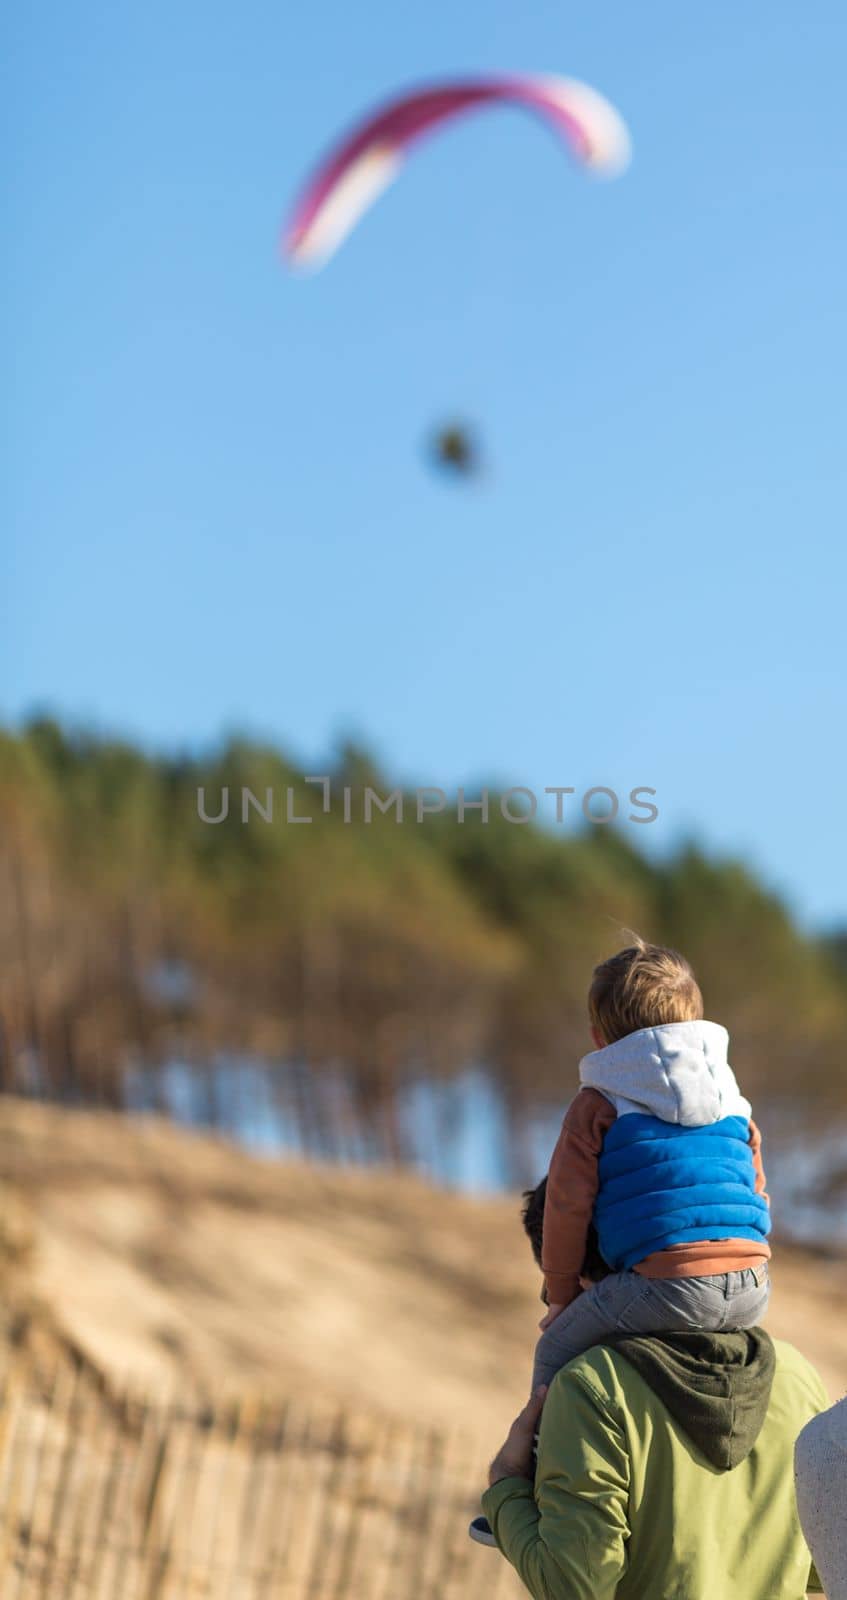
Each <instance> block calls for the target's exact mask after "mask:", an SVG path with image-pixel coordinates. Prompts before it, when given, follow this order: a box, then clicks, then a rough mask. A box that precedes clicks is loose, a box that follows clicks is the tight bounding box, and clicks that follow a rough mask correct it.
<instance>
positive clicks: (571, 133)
mask: <svg viewBox="0 0 847 1600" xmlns="http://www.w3.org/2000/svg"><path fill="white" fill-rule="evenodd" d="M491 104H495V105H496V104H511V105H517V106H523V107H524V108H525V109H527V110H529V111H532V112H535V113H536V114H537V115H539V116H540V117H541V118H542V119H543V120H544V121H545V122H546V123H547V124H548V126H549V127H551V128H552V129H553V131H554V132H555V133H557V134H558V135H559V136H560V137H561V138H563V139H564V141H565V143H566V145H567V146H568V148H569V149H570V150H571V152H572V154H573V155H574V156H575V157H576V160H577V161H578V162H579V164H580V165H581V166H583V167H586V168H588V169H590V170H591V171H594V172H597V173H603V174H606V175H613V174H614V173H617V172H621V171H622V170H623V169H624V168H625V167H626V165H627V163H628V161H629V156H630V141H629V133H628V131H627V128H626V124H625V123H624V122H623V120H622V118H621V117H620V115H619V114H618V112H617V111H616V110H615V108H614V106H612V105H611V104H610V103H609V101H608V100H606V99H604V98H603V96H602V95H601V94H598V93H597V91H596V90H595V89H591V88H589V86H588V84H585V83H578V82H576V80H575V79H573V78H555V77H528V76H518V77H502V78H479V79H471V80H468V81H463V82H458V83H440V84H435V85H433V86H432V87H430V88H427V89H418V90H415V91H413V92H411V93H409V94H405V95H403V96H401V97H400V98H399V99H397V100H392V101H391V102H390V104H388V105H386V106H383V107H382V108H381V109H379V110H378V111H376V112H374V113H371V115H369V116H368V117H366V118H365V120H364V121H363V122H361V123H360V124H359V125H358V126H357V127H356V128H354V129H353V131H352V133H350V134H349V135H348V136H347V138H346V139H344V140H343V141H342V143H341V144H340V145H339V146H338V147H337V148H336V149H335V150H334V151H333V152H332V153H331V154H330V155H329V157H328V158H327V160H326V161H325V162H324V163H323V164H322V165H321V166H320V167H319V168H318V170H317V172H315V174H314V175H313V177H312V179H311V181H310V182H309V183H308V184H307V185H306V188H305V190H304V192H303V194H302V195H301V197H300V199H299V201H298V202H297V204H296V206H295V208H294V212H293V215H292V217H291V219H290V222H289V224H288V227H287V229H286V233H285V243H284V249H285V254H286V256H287V258H288V260H289V261H290V262H291V263H292V264H293V265H297V266H309V267H317V266H321V265H323V263H324V262H326V261H328V260H329V258H330V256H331V255H333V254H334V252H335V251H336V250H337V249H338V247H339V245H340V244H342V243H343V241H344V239H346V237H347V235H348V234H349V233H350V232H351V230H352V229H353V227H354V226H355V224H356V223H357V222H358V220H359V218H360V217H361V216H362V215H363V213H364V212H365V211H366V210H367V208H368V206H369V205H371V204H372V202H373V201H374V200H375V199H376V197H377V195H379V194H380V193H381V192H382V190H383V189H385V188H387V186H388V184H389V183H390V182H391V180H392V179H393V178H394V177H395V176H396V175H397V172H398V171H399V169H400V167H401V165H402V163H403V159H404V157H405V156H406V153H407V151H408V150H409V148H410V147H411V146H412V145H413V144H414V142H415V141H416V140H417V139H420V138H421V137H422V136H423V135H424V134H426V133H428V132H429V131H430V130H433V129H435V128H438V127H440V126H441V125H442V123H444V122H447V121H449V120H450V119H451V118H454V117H456V116H458V115H459V114H460V113H462V112H467V111H471V110H473V109H474V108H476V107H479V106H483V105H491Z"/></svg>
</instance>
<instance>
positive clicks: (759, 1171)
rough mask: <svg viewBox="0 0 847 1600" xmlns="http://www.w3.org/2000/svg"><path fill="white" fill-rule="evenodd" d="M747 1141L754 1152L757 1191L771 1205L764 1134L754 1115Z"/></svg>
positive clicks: (751, 1119)
mask: <svg viewBox="0 0 847 1600" xmlns="http://www.w3.org/2000/svg"><path fill="white" fill-rule="evenodd" d="M747 1143H748V1144H749V1146H750V1149H751V1150H752V1152H753V1168H754V1170H755V1173H756V1193H757V1194H760V1195H762V1197H763V1198H764V1199H765V1200H767V1203H768V1205H770V1203H771V1197H770V1195H769V1194H768V1189H767V1180H766V1178H765V1169H764V1166H763V1165H762V1135H761V1133H760V1132H759V1129H758V1128H757V1127H756V1124H755V1122H754V1121H753V1118H752V1117H751V1118H750V1135H749V1138H748V1140H747Z"/></svg>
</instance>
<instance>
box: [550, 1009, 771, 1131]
mask: <svg viewBox="0 0 847 1600" xmlns="http://www.w3.org/2000/svg"><path fill="white" fill-rule="evenodd" d="M728 1047H729V1034H728V1033H727V1031H726V1028H722V1027H721V1026H720V1024H719V1023H717V1022H664V1023H662V1024H661V1025H660V1026H659V1027H656V1028H640V1029H639V1031H638V1033H628V1034H627V1035H626V1037H625V1038H623V1039H617V1040H616V1041H615V1043H614V1044H608V1045H606V1046H605V1048H604V1049H603V1050H592V1051H591V1053H590V1055H587V1056H583V1058H582V1060H581V1061H580V1063H579V1080H580V1083H581V1084H583V1085H584V1086H585V1087H587V1088H590V1089H598V1090H599V1092H600V1093H601V1094H602V1095H605V1096H606V1099H607V1100H611V1102H612V1104H613V1105H614V1107H615V1110H616V1111H617V1114H618V1116H624V1115H626V1114H627V1113H628V1112H638V1111H640V1112H642V1113H646V1114H647V1115H652V1116H654V1117H661V1119H662V1121H663V1122H677V1123H680V1124H681V1125H682V1126H683V1127H687V1128H698V1127H700V1128H701V1127H704V1126H705V1125H707V1124H709V1123H712V1122H719V1121H720V1119H721V1118H722V1117H745V1118H747V1119H749V1117H750V1110H751V1107H750V1102H749V1100H745V1098H744V1096H743V1095H742V1093H741V1091H740V1089H739V1087H738V1084H737V1083H736V1081H735V1074H734V1072H733V1070H732V1068H731V1066H730V1064H729V1062H728V1060H727V1049H728Z"/></svg>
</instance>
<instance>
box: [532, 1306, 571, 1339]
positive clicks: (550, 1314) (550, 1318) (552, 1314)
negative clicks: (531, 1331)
mask: <svg viewBox="0 0 847 1600" xmlns="http://www.w3.org/2000/svg"><path fill="white" fill-rule="evenodd" d="M565 1309H566V1308H565V1307H564V1306H555V1305H550V1306H548V1307H547V1315H546V1317H542V1318H541V1321H540V1322H539V1324H538V1326H539V1328H540V1329H541V1332H542V1333H543V1332H544V1329H545V1328H549V1326H550V1324H551V1322H555V1320H556V1318H557V1317H560V1316H561V1315H562V1312H563V1311H564V1310H565Z"/></svg>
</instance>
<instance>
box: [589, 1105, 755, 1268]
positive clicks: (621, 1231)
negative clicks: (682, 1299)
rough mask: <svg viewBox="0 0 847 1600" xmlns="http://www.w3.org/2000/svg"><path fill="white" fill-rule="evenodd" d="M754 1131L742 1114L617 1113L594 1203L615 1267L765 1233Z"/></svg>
mask: <svg viewBox="0 0 847 1600" xmlns="http://www.w3.org/2000/svg"><path fill="white" fill-rule="evenodd" d="M749 1135H750V1124H749V1121H748V1120H747V1119H746V1118H744V1117H740V1116H736V1117H721V1119H720V1121H718V1122H713V1123H711V1124H709V1125H708V1126H707V1127H702V1128H683V1127H680V1126H679V1124H678V1123H673V1122H662V1121H661V1120H660V1118H659V1117H651V1116H645V1115H639V1114H637V1113H635V1114H631V1115H629V1116H625V1117H618V1119H617V1121H616V1122H614V1123H613V1124H612V1126H611V1128H610V1129H609V1131H608V1133H607V1134H606V1137H605V1140H604V1142H603V1151H602V1154H601V1156H600V1161H599V1175H600V1189H599V1192H598V1195H597V1201H596V1204H595V1208H594V1221H595V1226H596V1228H597V1233H598V1237H599V1241H600V1250H601V1253H602V1255H603V1259H604V1260H605V1261H608V1263H609V1266H610V1267H614V1268H615V1269H616V1270H617V1271H619V1272H620V1271H622V1270H623V1269H624V1268H625V1267H631V1266H634V1264H635V1263H636V1262H637V1261H643V1260H644V1257H645V1256H648V1255H651V1254H652V1252H653V1251H654V1250H666V1249H667V1248H668V1246H669V1245H672V1244H686V1243H688V1242H689V1241H690V1240H692V1239H756V1240H760V1241H761V1240H764V1239H766V1238H767V1236H768V1234H769V1233H770V1228H771V1218H770V1211H769V1210H768V1205H767V1202H766V1201H765V1200H764V1199H763V1197H762V1196H761V1195H760V1194H756V1187H755V1185H756V1173H755V1169H754V1167H753V1156H752V1152H751V1150H750V1146H749V1144H748V1142H747V1141H748V1139H749Z"/></svg>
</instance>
